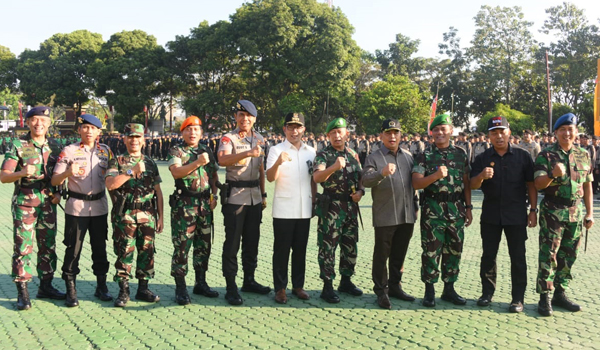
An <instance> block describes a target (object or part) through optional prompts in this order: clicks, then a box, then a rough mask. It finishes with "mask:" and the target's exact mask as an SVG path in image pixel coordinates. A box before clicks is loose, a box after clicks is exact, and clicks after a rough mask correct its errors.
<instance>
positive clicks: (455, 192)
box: [412, 144, 470, 283]
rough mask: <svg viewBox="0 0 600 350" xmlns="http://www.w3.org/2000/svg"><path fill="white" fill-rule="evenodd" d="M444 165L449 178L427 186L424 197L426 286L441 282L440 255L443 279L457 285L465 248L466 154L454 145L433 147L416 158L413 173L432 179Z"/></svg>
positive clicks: (423, 262)
mask: <svg viewBox="0 0 600 350" xmlns="http://www.w3.org/2000/svg"><path fill="white" fill-rule="evenodd" d="M442 165H445V166H446V167H447V168H448V175H447V176H446V177H444V178H442V179H439V180H437V181H435V182H434V183H432V184H431V185H429V186H427V187H426V188H425V189H424V191H423V194H422V195H423V196H424V201H423V210H422V214H421V247H422V248H423V254H422V256H421V263H422V265H421V280H422V281H423V282H425V283H436V282H437V281H438V278H439V274H440V270H439V268H438V265H439V261H440V256H441V258H442V269H441V270H442V280H443V281H444V282H455V281H456V280H457V278H458V273H459V264H460V257H461V254H462V249H463V239H464V226H465V218H466V208H465V203H464V194H463V191H464V189H465V188H464V182H463V176H464V175H465V174H469V172H470V170H469V161H468V160H467V154H466V153H465V151H464V150H463V149H461V148H458V147H455V146H452V145H450V146H449V147H448V148H446V149H439V148H437V147H436V146H435V144H432V145H431V146H429V147H428V148H427V149H426V150H425V152H424V153H422V154H421V155H420V156H418V157H417V159H416V160H415V163H414V166H413V170H412V172H413V173H418V174H423V176H429V175H431V174H433V173H435V172H436V171H437V170H438V167H439V166H442Z"/></svg>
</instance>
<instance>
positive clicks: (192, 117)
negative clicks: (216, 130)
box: [179, 115, 202, 131]
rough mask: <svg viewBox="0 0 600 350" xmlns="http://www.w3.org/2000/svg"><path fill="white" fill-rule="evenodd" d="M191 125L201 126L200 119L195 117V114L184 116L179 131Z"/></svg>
mask: <svg viewBox="0 0 600 350" xmlns="http://www.w3.org/2000/svg"><path fill="white" fill-rule="evenodd" d="M191 125H198V126H201V125H202V121H200V118H198V117H196V116H195V115H190V116H189V117H187V118H185V120H184V121H183V123H181V127H180V128H179V131H183V129H185V128H187V127H188V126H191Z"/></svg>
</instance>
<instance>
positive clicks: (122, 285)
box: [115, 280, 129, 307]
mask: <svg viewBox="0 0 600 350" xmlns="http://www.w3.org/2000/svg"><path fill="white" fill-rule="evenodd" d="M128 301H129V281H127V280H122V281H119V295H118V296H117V299H115V306H116V307H125V305H127V302H128Z"/></svg>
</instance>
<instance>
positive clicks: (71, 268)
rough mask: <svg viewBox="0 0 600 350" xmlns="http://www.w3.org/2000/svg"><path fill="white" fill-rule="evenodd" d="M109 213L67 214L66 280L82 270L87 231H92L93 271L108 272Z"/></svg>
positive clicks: (64, 265) (64, 273) (101, 273)
mask: <svg viewBox="0 0 600 350" xmlns="http://www.w3.org/2000/svg"><path fill="white" fill-rule="evenodd" d="M107 217H108V214H105V215H100V216H85V217H83V216H73V215H68V214H65V238H64V240H63V243H64V244H65V246H67V248H66V249H65V259H64V262H63V267H62V272H63V273H62V278H63V279H64V280H66V279H70V278H74V277H75V276H77V275H78V274H79V272H80V270H79V258H80V257H81V249H82V248H83V241H84V240H85V233H86V232H87V231H88V230H89V231H90V244H91V246H92V271H94V275H96V276H103V275H106V274H107V273H108V266H109V264H108V259H107V257H106V240H107V239H108V223H107V221H106V219H107Z"/></svg>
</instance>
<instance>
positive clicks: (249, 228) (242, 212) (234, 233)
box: [221, 204, 262, 278]
mask: <svg viewBox="0 0 600 350" xmlns="http://www.w3.org/2000/svg"><path fill="white" fill-rule="evenodd" d="M221 212H222V213H223V217H224V219H225V243H223V255H222V259H223V276H225V277H226V278H227V277H235V276H236V275H237V271H238V262H237V253H238V251H239V250H240V242H241V244H242V268H243V269H244V273H245V274H254V270H256V262H257V256H258V241H259V239H260V223H261V220H262V204H256V205H237V204H226V205H225V206H223V208H222V209H221Z"/></svg>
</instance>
